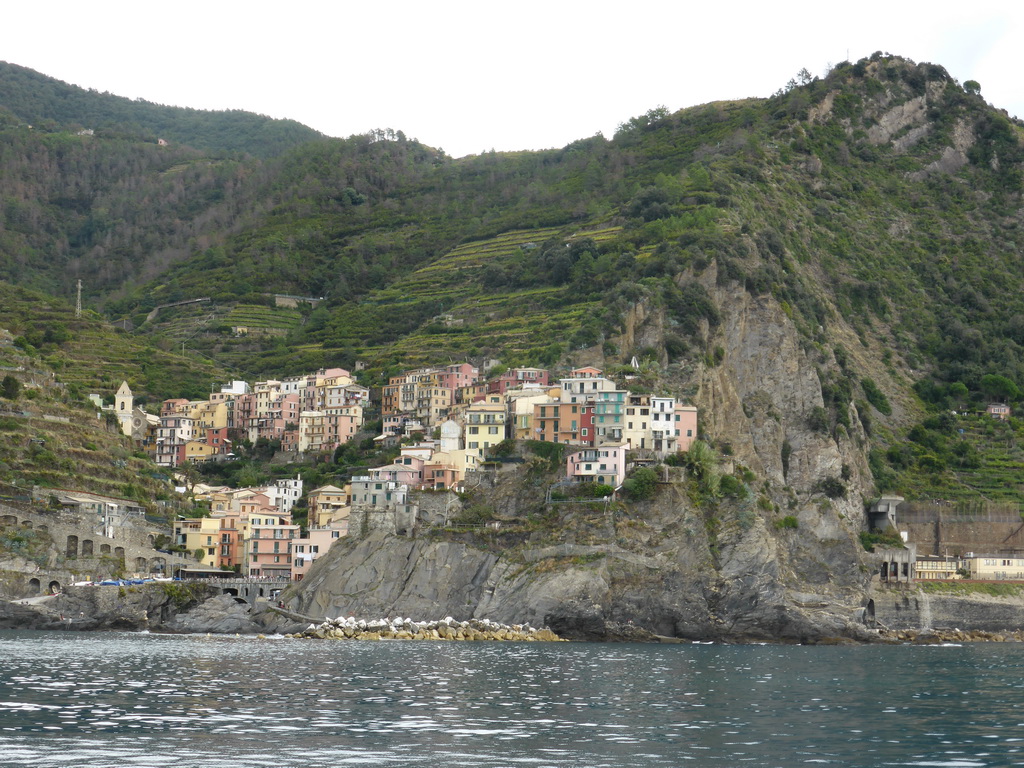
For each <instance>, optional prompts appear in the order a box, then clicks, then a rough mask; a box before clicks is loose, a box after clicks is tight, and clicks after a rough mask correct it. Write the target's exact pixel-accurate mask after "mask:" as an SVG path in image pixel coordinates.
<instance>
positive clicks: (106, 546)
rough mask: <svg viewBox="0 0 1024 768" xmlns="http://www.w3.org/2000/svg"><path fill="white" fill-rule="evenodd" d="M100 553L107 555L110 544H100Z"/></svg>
mask: <svg viewBox="0 0 1024 768" xmlns="http://www.w3.org/2000/svg"><path fill="white" fill-rule="evenodd" d="M100 554H101V555H109V554H110V545H109V544H100Z"/></svg>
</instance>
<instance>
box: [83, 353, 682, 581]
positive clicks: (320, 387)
mask: <svg viewBox="0 0 1024 768" xmlns="http://www.w3.org/2000/svg"><path fill="white" fill-rule="evenodd" d="M629 378H630V377H629V376H628V375H627V377H626V379H627V382H628V379H629ZM370 394H371V393H370V390H369V388H367V387H364V386H362V385H360V384H358V383H357V382H356V380H355V378H354V377H353V375H352V374H351V373H350V372H348V371H346V370H344V369H341V368H331V369H325V370H320V371H317V372H315V373H311V374H308V375H301V376H292V377H287V378H283V379H281V380H267V381H257V382H256V383H255V384H254V385H252V386H250V385H249V384H248V383H246V382H244V381H233V382H231V383H230V384H228V385H226V386H224V387H222V388H221V389H220V391H219V392H215V393H212V394H211V395H210V397H209V399H207V400H202V401H194V400H186V399H170V400H166V401H164V402H163V403H162V405H161V407H160V413H159V415H155V414H150V413H148V412H146V411H145V410H144V409H142V408H141V407H138V406H136V405H135V404H134V400H133V394H132V392H131V389H130V388H129V386H128V384H127V382H125V383H122V385H121V387H120V388H119V389H118V391H117V394H116V395H115V397H114V403H113V405H107V406H104V405H103V402H102V399H101V398H99V397H98V396H94V397H93V399H94V402H95V404H96V405H97V407H98V408H100V409H101V411H102V410H106V411H107V412H108V413H112V414H113V415H114V416H115V417H116V419H117V420H118V422H119V423H120V425H121V430H122V432H123V433H124V434H125V435H128V436H130V437H131V438H132V439H133V440H134V441H135V442H136V444H137V445H138V446H139V447H140V448H142V449H143V450H145V451H146V452H147V453H148V454H149V455H150V456H151V457H152V458H153V460H154V461H155V462H156V463H157V464H158V465H160V466H164V467H169V468H172V469H175V470H176V471H178V472H179V473H180V471H181V470H182V469H183V468H187V467H188V466H190V465H194V464H199V463H203V462H209V461H231V460H233V459H234V458H235V453H234V450H233V448H234V447H235V446H236V444H237V443H238V442H240V441H248V442H250V443H253V444H255V443H257V442H258V441H268V442H270V443H272V444H273V445H275V446H280V448H279V450H280V452H281V453H282V454H283V455H284V456H286V457H287V456H288V454H293V455H294V457H295V459H296V460H300V459H303V458H306V457H309V456H311V455H317V454H320V455H323V454H330V453H332V452H334V451H336V450H337V449H339V448H340V447H342V446H344V445H346V444H347V443H349V442H351V441H352V440H353V439H355V438H356V436H357V435H358V434H360V432H363V431H364V424H365V422H366V412H367V411H368V410H371V409H374V410H376V408H377V405H376V404H373V405H371V398H370ZM374 394H375V398H374V399H376V398H377V397H379V400H380V402H379V411H380V417H381V422H380V423H381V424H382V432H381V434H379V435H377V436H376V437H375V438H374V443H375V444H376V445H378V446H379V447H382V448H392V449H395V448H397V449H398V455H397V457H396V458H395V459H394V462H393V463H391V464H387V465H385V466H380V467H374V468H368V469H366V470H363V471H362V472H363V473H362V474H359V475H356V476H353V477H352V478H351V479H350V481H349V482H348V483H346V484H345V485H344V486H343V487H337V486H334V485H326V486H323V487H320V488H315V489H312V490H308V492H306V493H305V498H306V504H307V508H308V518H307V526H306V529H305V531H303V530H302V528H301V526H300V525H298V524H297V523H293V522H292V508H293V505H294V504H295V502H296V501H298V500H299V499H300V498H302V497H303V491H304V489H303V481H302V478H301V476H298V477H296V478H294V479H287V480H277V481H275V482H274V483H271V484H269V485H266V486H263V487H258V488H241V489H235V488H228V487H213V486H210V485H206V484H202V483H194V484H189V486H188V488H187V490H188V492H189V493H190V494H191V496H192V498H193V499H194V500H195V501H196V502H198V503H201V504H204V505H207V506H208V508H209V515H208V516H207V517H199V518H189V517H182V518H179V519H178V520H177V521H176V522H175V524H174V539H173V543H174V545H175V547H176V548H177V549H178V550H180V551H184V552H188V553H193V552H194V553H195V554H196V556H197V557H198V555H199V554H200V553H202V557H201V559H200V560H199V561H198V563H197V566H198V567H201V568H206V569H211V570H213V569H220V570H231V571H235V572H238V573H240V574H241V575H243V576H244V577H248V578H268V579H285V580H292V581H295V580H301V579H302V578H303V576H304V575H305V574H306V573H307V572H308V570H309V568H310V566H311V565H312V563H313V561H314V560H315V559H316V558H317V557H319V556H321V555H323V554H324V553H326V552H327V550H328V549H329V548H330V546H331V545H332V544H333V543H334V542H335V541H337V540H338V539H340V538H341V537H343V536H346V535H347V534H348V531H349V525H350V521H351V520H352V515H353V512H359V511H361V510H367V509H372V510H377V511H385V512H390V513H392V514H393V515H395V516H397V517H398V518H406V517H407V518H409V519H415V517H416V511H417V510H416V497H417V494H415V493H414V492H416V491H462V490H464V488H465V485H466V482H467V478H471V477H472V476H473V474H474V473H476V472H481V471H485V470H486V462H487V459H488V456H489V455H490V454H492V453H493V452H494V451H495V450H496V449H497V448H498V446H499V445H502V444H504V445H508V444H509V442H508V441H515V440H540V441H547V442H552V443H562V444H564V445H565V446H567V450H568V452H567V454H566V458H565V483H567V484H578V483H592V484H594V486H593V487H595V488H602V489H604V491H603V492H605V493H607V494H608V495H613V494H614V493H615V492H616V490H617V489H619V488H620V487H621V486H622V483H623V481H624V480H625V478H626V475H627V472H628V471H629V470H630V469H631V468H632V467H634V466H644V465H646V464H652V463H655V462H657V461H660V460H662V459H664V458H665V457H666V456H668V455H670V454H675V453H679V452H683V451H686V450H687V449H688V448H689V446H690V445H691V444H692V443H693V441H694V440H695V439H696V435H697V409H696V408H695V407H694V406H692V405H687V404H683V403H681V402H679V401H678V400H677V399H676V398H675V397H673V396H668V395H651V394H639V393H634V392H631V391H629V390H628V389H624V388H620V387H619V385H618V384H617V383H616V381H614V380H612V379H611V378H608V377H606V376H605V375H603V372H602V371H601V370H600V369H598V368H594V367H583V368H578V369H575V370H573V371H571V372H570V373H569V375H568V376H566V377H564V378H561V379H559V380H557V381H551V377H550V373H549V371H547V370H545V369H540V368H514V369H511V370H508V371H506V372H504V373H502V374H500V375H498V376H495V377H493V378H491V379H489V380H488V379H486V378H485V377H482V376H481V375H480V371H479V369H478V368H477V367H475V366H473V365H470V364H469V363H459V364H452V365H446V366H443V367H436V368H420V369H416V370H410V371H407V372H405V373H403V374H401V375H399V376H394V377H391V379H390V380H389V382H388V384H387V385H385V386H384V387H383V388H382V389H381V390H380V391H379V393H374ZM178 476H179V478H180V479H181V481H182V487H181V488H180V490H182V491H185V490H186V488H185V484H186V481H185V480H184V478H183V476H182V475H181V474H179V475H178ZM65 495H67V494H65ZM110 501H111V503H114V504H116V500H110Z"/></svg>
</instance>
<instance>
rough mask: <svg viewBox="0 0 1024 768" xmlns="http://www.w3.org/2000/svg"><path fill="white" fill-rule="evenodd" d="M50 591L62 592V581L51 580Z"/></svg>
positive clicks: (53, 592)
mask: <svg viewBox="0 0 1024 768" xmlns="http://www.w3.org/2000/svg"><path fill="white" fill-rule="evenodd" d="M49 591H50V594H51V595H56V594H57V593H58V592H60V582H59V581H51V582H50V586H49Z"/></svg>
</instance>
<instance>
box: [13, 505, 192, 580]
mask: <svg viewBox="0 0 1024 768" xmlns="http://www.w3.org/2000/svg"><path fill="white" fill-rule="evenodd" d="M9 528H22V529H30V530H38V531H45V532H46V533H47V534H48V535H49V536H50V538H51V539H52V541H53V549H52V551H51V552H50V554H49V557H48V558H47V561H46V562H45V563H44V562H40V561H29V560H25V561H24V562H23V563H22V564H21V565H20V566H19V565H17V564H9V566H10V567H9V568H8V569H7V571H6V573H8V574H9V575H8V576H7V577H5V578H3V579H2V580H0V591H2V592H3V594H5V595H8V596H11V597H16V598H17V597H29V596H31V595H35V594H40V593H42V592H46V591H47V588H48V586H49V585H50V584H51V583H54V582H56V583H58V584H59V585H60V588H63V587H65V586H67V584H68V583H70V582H72V581H85V580H89V579H92V580H99V579H102V578H106V577H108V576H110V575H111V574H113V573H115V572H119V571H121V570H122V568H123V570H124V571H125V572H127V573H139V574H148V573H150V572H152V571H153V570H154V569H156V570H157V571H159V570H163V571H164V572H169V570H170V568H171V567H173V566H186V565H194V564H195V562H194V561H193V560H191V559H188V558H184V557H181V556H178V555H171V554H167V553H164V552H158V551H156V550H155V549H154V548H153V543H154V541H155V539H156V536H158V535H159V534H161V533H163V534H165V535H169V534H170V530H169V529H163V528H161V527H160V526H157V525H154V524H152V523H149V522H148V521H146V519H145V518H138V519H134V518H128V519H126V524H124V525H121V526H118V527H116V528H115V529H114V531H113V533H114V536H113V537H107V536H103V535H101V533H99V532H98V531H99V528H100V525H99V521H98V519H96V520H92V521H90V520H87V519H83V518H82V516H81V515H77V514H74V513H71V512H66V511H64V510H49V509H45V508H40V507H38V506H37V505H32V504H19V503H11V502H3V503H0V529H9ZM122 564H123V565H122ZM158 566H163V568H162V569H160V568H159V567H158ZM18 573H21V574H22V575H23V578H21V577H18V576H17V575H16V574H18ZM33 580H36V581H38V582H39V584H36V583H35V582H34V581H33Z"/></svg>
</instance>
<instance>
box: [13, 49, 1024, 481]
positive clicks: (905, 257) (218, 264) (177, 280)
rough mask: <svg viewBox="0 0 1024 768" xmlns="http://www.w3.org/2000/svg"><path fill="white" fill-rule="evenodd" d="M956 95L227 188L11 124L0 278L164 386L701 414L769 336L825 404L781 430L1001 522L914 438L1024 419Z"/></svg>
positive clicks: (981, 159) (811, 97) (122, 151)
mask: <svg viewBox="0 0 1024 768" xmlns="http://www.w3.org/2000/svg"><path fill="white" fill-rule="evenodd" d="M975 86H976V84H973V83H972V84H971V85H970V87H969V88H965V87H963V86H961V84H959V83H957V82H956V81H955V80H953V79H952V78H951V77H950V76H949V75H948V73H947V72H946V71H945V70H944V69H943V68H942V67H941V66H937V65H934V64H927V63H924V64H916V63H914V62H910V61H907V60H905V59H901V58H898V57H892V56H887V55H882V54H875V55H874V56H872V57H871V58H870V59H864V60H861V61H859V62H856V63H849V62H843V63H841V64H839V65H837V66H836V67H835V68H834V69H833V70H832V71H831V72H830V73H829V74H828V76H827V77H824V78H820V79H819V78H812V77H809V76H807V77H804V78H801V82H796V81H794V82H792V83H790V84H789V85H787V86H786V87H784V88H782V89H780V91H779V92H778V93H777V94H775V95H774V96H773V97H771V98H768V99H749V100H744V101H736V102H715V103H711V104H706V105H702V106H699V107H694V108H691V109H686V110H682V111H679V112H677V113H673V114H670V113H668V112H667V111H666V110H664V109H660V108H658V109H652V110H651V111H649V112H648V113H646V114H644V115H640V116H636V117H633V118H629V119H626V120H624V122H623V123H622V125H621V126H620V128H619V130H618V131H617V132H616V133H615V135H614V136H612V137H610V138H606V137H603V136H600V135H597V136H594V137H591V138H588V139H583V140H580V141H577V142H574V143H572V144H570V145H568V146H566V147H564V148H562V149H557V150H548V151H543V152H518V153H486V154H483V155H480V156H475V157H467V158H462V159H459V160H453V159H452V158H449V157H446V156H445V155H444V154H443V153H440V152H438V151H436V150H433V149H431V148H429V147H425V146H423V145H421V144H419V143H418V142H415V141H413V140H410V139H408V138H407V137H405V136H404V135H403V134H402V133H401V132H397V133H394V132H381V131H377V132H372V133H370V134H367V135H365V136H353V137H349V138H348V139H336V140H322V141H315V142H309V141H304V142H296V143H294V144H293V145H292V146H291V148H289V149H288V150H287V151H284V152H282V153H281V154H279V155H277V156H275V157H273V158H269V159H266V158H258V157H249V158H245V159H238V158H234V157H232V158H225V156H224V155H223V154H217V153H215V152H212V151H205V150H200V149H186V148H184V147H175V146H171V147H156V146H155V145H152V144H149V143H146V142H145V141H140V140H139V139H138V138H137V136H138V134H132V135H131V136H129V135H128V134H124V133H122V134H116V135H115V134H114V133H110V134H106V135H100V133H99V132H97V133H96V135H94V136H79V135H77V134H76V133H75V132H73V131H71V130H69V129H66V130H63V131H56V132H51V133H43V132H40V131H38V130H36V129H33V130H31V131H29V130H28V129H27V128H25V127H24V126H22V125H20V124H17V120H8V121H7V123H6V124H5V126H6V127H5V126H3V125H0V132H2V133H3V136H4V137H6V138H8V139H9V141H7V142H6V143H5V144H2V145H0V147H2V149H0V170H3V171H4V173H2V174H0V193H2V194H3V199H4V200H5V207H4V210H3V217H4V218H3V225H4V226H3V228H2V229H0V274H3V275H6V276H7V277H8V278H10V279H15V278H16V279H17V281H18V282H19V283H21V284H24V285H33V286H37V287H46V288H47V290H50V291H52V292H54V293H63V295H65V296H68V295H70V291H71V289H72V285H73V280H74V279H77V277H79V276H83V278H84V279H85V280H86V283H87V289H86V290H87V295H88V298H89V301H88V302H87V303H88V305H89V306H94V307H96V308H97V309H102V311H103V312H104V313H105V314H106V316H107V317H108V318H109V319H111V320H112V321H114V322H115V323H120V324H121V325H122V327H132V328H134V329H135V330H134V331H133V333H134V334H135V335H136V336H145V337H146V338H147V340H148V341H149V342H150V343H151V345H152V346H153V347H156V348H161V347H162V348H163V349H165V350H166V353H165V355H166V356H165V357H161V358H160V360H161V363H160V368H161V369H162V368H163V365H164V363H166V364H167V365H169V366H171V367H170V368H168V370H172V371H173V370H174V368H173V366H172V365H171V362H172V360H173V357H174V353H175V350H178V351H179V354H180V350H181V349H182V345H184V348H185V349H186V350H194V351H195V353H198V354H201V355H202V356H203V359H209V360H215V361H217V364H218V365H220V366H222V367H223V368H224V369H225V370H227V369H230V370H231V371H232V372H233V373H236V372H237V375H247V376H249V377H250V378H253V377H257V376H262V375H275V376H280V375H287V374H291V373H298V372H301V371H308V370H311V369H314V368H317V367H320V366H322V365H343V366H347V367H351V366H352V365H354V363H355V361H356V360H363V361H365V362H367V363H368V365H369V370H368V372H367V374H366V379H365V380H366V382H367V383H370V384H374V383H380V381H381V380H382V378H383V377H384V376H386V375H387V374H389V373H391V372H393V371H395V370H397V369H399V368H401V367H403V366H408V365H415V364H418V363H428V362H438V361H441V360H449V359H463V358H470V359H474V360H478V361H480V362H483V361H485V360H488V359H490V358H497V359H499V360H501V362H502V363H503V364H506V365H512V364H535V365H547V366H554V365H556V364H559V363H563V362H565V361H567V360H569V359H570V356H571V355H573V354H575V353H579V352H580V351H582V350H587V351H588V354H589V355H590V356H591V357H592V358H593V359H602V360H603V361H604V362H605V364H608V365H615V364H620V363H625V362H628V361H629V360H630V359H631V358H632V357H633V356H637V357H639V358H641V359H646V360H648V361H650V362H651V363H653V364H654V365H656V366H657V367H658V370H659V371H660V374H661V376H662V380H663V381H664V382H668V381H671V382H672V385H673V386H675V387H677V388H678V389H680V390H682V389H685V390H686V391H690V392H698V391H700V388H701V381H700V376H702V375H703V376H704V377H705V380H704V381H705V383H706V384H707V386H711V385H710V384H709V383H707V382H709V381H710V379H712V378H715V377H716V376H718V377H724V376H726V373H727V372H720V373H717V374H716V373H715V371H714V369H715V366H717V365H719V364H720V363H723V361H728V356H729V353H730V352H731V351H732V350H729V349H726V348H725V347H726V344H727V341H726V339H727V338H729V336H728V334H729V333H733V332H734V330H735V328H736V327H737V326H738V325H741V324H742V323H743V322H746V321H747V315H745V314H742V313H744V312H753V311H754V308H757V307H768V306H777V307H779V308H780V309H781V311H782V313H784V315H785V316H786V317H787V318H788V320H789V321H791V322H792V324H793V325H794V326H795V327H796V328H797V329H798V330H799V333H800V337H801V341H800V343H801V345H802V351H803V352H804V353H805V354H807V355H808V359H812V360H814V361H815V362H814V365H815V366H816V367H817V374H818V379H819V381H820V384H821V401H822V406H820V407H817V408H815V409H813V410H812V411H811V412H810V413H808V414H807V418H806V422H807V423H806V424H805V425H803V427H802V428H806V429H809V430H811V431H814V432H818V433H821V434H827V435H829V436H831V437H832V439H834V440H835V441H837V442H839V441H843V440H847V439H851V438H853V437H855V438H856V439H857V440H863V441H864V443H863V445H862V449H863V451H864V453H865V455H870V456H871V470H872V472H873V474H874V477H875V482H876V486H877V488H878V489H879V490H884V489H890V490H891V489H896V490H901V491H904V492H905V493H907V494H914V495H919V496H922V497H925V496H927V495H928V494H936V495H942V496H957V495H960V494H972V493H974V494H979V495H982V496H984V497H986V498H1006V494H1002V495H1001V493H1000V491H999V489H1000V488H1003V489H1010V490H1009V491H1007V492H1006V493H1008V494H1009V496H1011V497H1014V498H1016V497H1018V496H1019V489H1018V488H1017V483H1016V481H1015V480H1014V479H1013V477H1014V475H1015V473H1016V470H1017V469H1018V464H1017V461H1018V457H1016V454H1015V453H1014V452H1013V451H1006V450H1004V449H1005V446H1001V445H1000V444H999V441H992V440H990V439H989V437H990V436H989V434H988V432H989V430H988V426H989V425H988V424H987V423H986V422H984V421H983V420H982V421H979V422H978V423H977V424H973V423H972V424H968V425H966V426H963V425H961V426H958V427H957V428H956V429H957V430H959V429H961V428H962V429H964V432H963V433H960V432H959V431H956V432H955V433H952V434H955V436H956V438H955V439H953V438H952V437H951V436H950V434H947V432H948V425H945V426H942V425H939V426H936V423H934V420H935V419H937V418H939V417H940V416H942V414H943V413H946V412H949V411H951V410H953V409H961V410H973V411H976V410H979V409H981V408H983V407H984V405H985V403H987V402H988V401H989V400H992V399H999V400H1006V401H1008V402H1009V403H1011V404H1016V403H1018V402H1019V401H1020V400H1021V398H1022V394H1021V392H1022V389H1024V285H1022V281H1024V275H1022V273H1021V270H1020V269H1019V258H1020V257H1019V254H1020V253H1021V249H1022V246H1024V241H1022V239H1024V232H1022V227H1021V223H1022V220H1021V216H1020V211H1021V210H1022V204H1021V203H1022V201H1021V191H1022V190H1021V186H1022V170H1024V144H1022V130H1024V129H1022V126H1021V125H1020V124H1019V123H1017V122H1016V121H1012V120H1010V119H1009V118H1007V117H1006V115H1005V114H1003V113H1002V112H1000V111H999V110H998V109H995V108H994V107H992V106H991V105H989V104H987V103H986V102H985V100H984V98H983V97H982V96H981V95H980V93H979V89H978V88H977V87H975ZM3 94H4V87H3V86H2V83H0V105H4V104H6V102H5V101H4V98H5V97H4V95H3ZM99 96H100V95H97V94H85V95H83V96H82V98H83V99H84V100H85V101H84V102H83V104H86V106H82V107H81V109H82V110H83V112H82V114H86V113H87V112H88V110H91V109H98V108H99V107H98V106H95V104H93V102H91V101H89V98H88V97H96V98H99ZM40 103H44V102H40ZM96 103H97V104H98V103H99V102H96ZM47 108H50V107H47ZM125 108H126V109H127V106H126V107H125ZM39 109H40V110H43V111H45V110H44V109H43V107H42V106H40V107H39ZM54 109H55V108H54ZM146 109H148V106H147V105H142V106H140V110H141V111H140V113H139V114H140V115H145V114H146ZM55 114H56V113H55ZM51 119H53V120H54V121H55V122H57V123H58V124H59V125H62V126H65V127H66V126H67V125H68V123H67V121H68V120H69V119H70V117H68V116H67V115H66V114H64V113H61V118H60V119H59V120H58V118H57V117H52V118H51ZM139 119H141V117H140V118H139ZM126 122H127V120H126ZM132 136H134V137H135V138H132ZM192 146H193V147H198V146H199V145H198V144H196V143H195V142H193V144H192ZM67 190H71V191H70V192H69V191H67ZM274 293H280V294H293V295H299V296H309V297H324V300H323V301H321V302H319V303H318V304H317V306H316V307H315V308H313V307H312V306H310V305H309V304H300V305H299V306H298V307H297V308H296V309H290V310H284V309H280V308H274V307H271V306H270V303H271V302H270V300H269V299H268V298H267V295H268V294H274ZM200 297H208V298H209V299H210V301H209V302H208V303H203V304H196V305H186V306H183V307H176V308H172V309H169V310H161V311H160V312H159V314H158V315H157V316H156V317H155V318H153V319H152V320H148V319H147V317H148V316H149V314H150V312H151V310H153V309H154V308H156V307H159V306H162V305H166V304H170V303H172V302H176V301H181V300H185V299H196V298H200ZM738 312H739V313H741V314H740V315H737V313H738ZM643 323H647V324H648V325H647V326H644V327H645V328H646V330H645V331H644V332H643V333H635V332H634V331H636V329H637V327H639V325H642V324H643ZM652 324H653V325H652ZM239 327H244V328H247V329H248V331H249V332H248V334H247V335H244V336H243V335H239V332H238V331H237V330H236V329H237V328H239ZM83 333H84V332H83ZM83 338H84V337H83ZM139 367H140V370H142V371H143V372H142V374H141V379H142V384H143V386H144V387H148V386H150V382H151V383H152V385H153V386H154V387H158V388H159V391H160V392H165V391H167V390H168V389H169V388H170V387H169V386H164V385H162V384H161V383H158V381H157V377H156V376H155V375H153V374H147V373H146V371H145V370H144V369H145V366H143V365H141V364H140V366H139ZM156 367H157V366H155V365H154V366H153V368H154V370H155V369H156ZM79 375H80V374H79ZM147 375H148V376H150V378H149V379H147V378H146V377H147ZM175 375H177V374H175ZM687 377H689V378H687ZM171 380H172V381H173V380H175V379H173V377H172V379H171ZM163 381H164V380H161V382H163ZM76 383H77V384H78V385H80V386H85V384H86V382H85V381H84V380H83V381H80V382H76ZM716 386H721V382H719V383H718V384H716ZM151 394H152V395H153V396H157V389H153V390H151ZM737 418H740V417H739V416H737ZM998 428H999V429H1002V427H998ZM1008 428H1009V429H1011V430H1014V429H1016V427H1015V426H1014V425H1013V424H1011V425H1010V427H1008ZM942 430H947V432H943V431H942ZM932 433H936V434H939V437H935V438H931V437H929V435H930V434H932ZM940 438H941V439H940ZM922 440H924V441H925V442H921V441H922ZM928 440H932V442H933V444H929V443H928ZM958 446H960V447H958ZM962 446H969V447H962ZM847 470H849V467H847ZM986 473H987V474H986Z"/></svg>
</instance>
